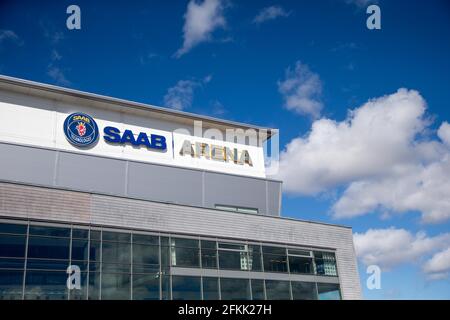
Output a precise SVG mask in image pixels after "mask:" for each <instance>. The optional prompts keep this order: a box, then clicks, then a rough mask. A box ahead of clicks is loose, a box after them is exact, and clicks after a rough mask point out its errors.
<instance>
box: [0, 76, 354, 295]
mask: <svg viewBox="0 0 450 320" xmlns="http://www.w3.org/2000/svg"><path fill="white" fill-rule="evenodd" d="M0 119H1V123H2V125H1V126H0V299H42V300H46V299H135V300H138V299H139V300H142V299H204V300H207V299H222V300H229V299H253V300H256V299H258V300H260V299H263V300H264V299H360V298H361V288H360V284H359V275H358V270H357V264H356V256H355V251H354V247H353V238H352V230H351V228H348V227H344V226H338V225H330V224H324V223H316V222H309V221H301V220H294V219H289V218H284V217H281V216H280V211H281V182H280V181H277V180H273V179H270V178H268V177H267V176H266V172H265V167H264V149H263V143H261V141H262V142H265V143H267V141H269V140H270V138H271V136H272V135H273V134H274V132H275V131H274V130H273V129H269V128H262V127H257V126H251V125H246V124H241V123H235V122H230V121H224V120H219V119H215V118H211V117H205V116H199V115H194V114H190V113H185V112H179V111H174V110H169V109H165V108H159V107H154V106H149V105H143V104H139V103H134V102H130V101H124V100H119V99H114V98H110V97H105V96H99V95H94V94H89V93H84V92H79V91H75V90H69V89H64V88H59V87H55V86H50V85H44V84H40V83H35V82H31V81H25V80H21V79H16V78H10V77H5V76H0ZM199 126H200V127H201V130H200V131H199ZM231 133H232V134H231ZM229 136H231V137H232V138H231V139H230V138H229ZM254 141H256V143H253V142H254Z"/></svg>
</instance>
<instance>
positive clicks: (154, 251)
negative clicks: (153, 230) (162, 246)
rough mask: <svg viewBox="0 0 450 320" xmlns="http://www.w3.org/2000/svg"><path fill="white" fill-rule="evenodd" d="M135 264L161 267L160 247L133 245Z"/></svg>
mask: <svg viewBox="0 0 450 320" xmlns="http://www.w3.org/2000/svg"><path fill="white" fill-rule="evenodd" d="M133 263H134V264H150V265H159V246H150V245H144V244H133Z"/></svg>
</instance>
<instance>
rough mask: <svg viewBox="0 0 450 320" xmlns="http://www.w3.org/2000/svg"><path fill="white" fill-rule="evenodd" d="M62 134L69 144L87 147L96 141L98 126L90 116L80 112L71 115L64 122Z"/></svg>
mask: <svg viewBox="0 0 450 320" xmlns="http://www.w3.org/2000/svg"><path fill="white" fill-rule="evenodd" d="M64 134H65V135H66V138H67V140H69V142H70V143H71V144H73V145H75V146H77V147H88V146H90V145H92V144H93V143H95V142H96V141H97V139H98V126H97V123H96V122H95V120H94V119H93V118H92V117H91V116H89V115H87V114H85V113H81V112H77V113H72V114H71V115H69V116H68V117H67V118H66V120H65V121H64Z"/></svg>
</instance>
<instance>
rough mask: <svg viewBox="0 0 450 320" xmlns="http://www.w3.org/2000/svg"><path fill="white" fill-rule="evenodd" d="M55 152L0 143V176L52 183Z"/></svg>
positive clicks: (22, 180)
mask: <svg viewBox="0 0 450 320" xmlns="http://www.w3.org/2000/svg"><path fill="white" fill-rule="evenodd" d="M55 156H56V154H55V152H53V151H50V150H43V149H33V148H27V147H21V146H17V145H9V144H0V177H1V178H2V179H5V180H10V181H18V182H27V183H34V184H41V185H50V186H51V185H53V176H54V168H55Z"/></svg>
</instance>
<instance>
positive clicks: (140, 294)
mask: <svg viewBox="0 0 450 320" xmlns="http://www.w3.org/2000/svg"><path fill="white" fill-rule="evenodd" d="M159 280H160V277H159V274H158V273H153V274H134V275H133V300H158V299H159Z"/></svg>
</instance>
